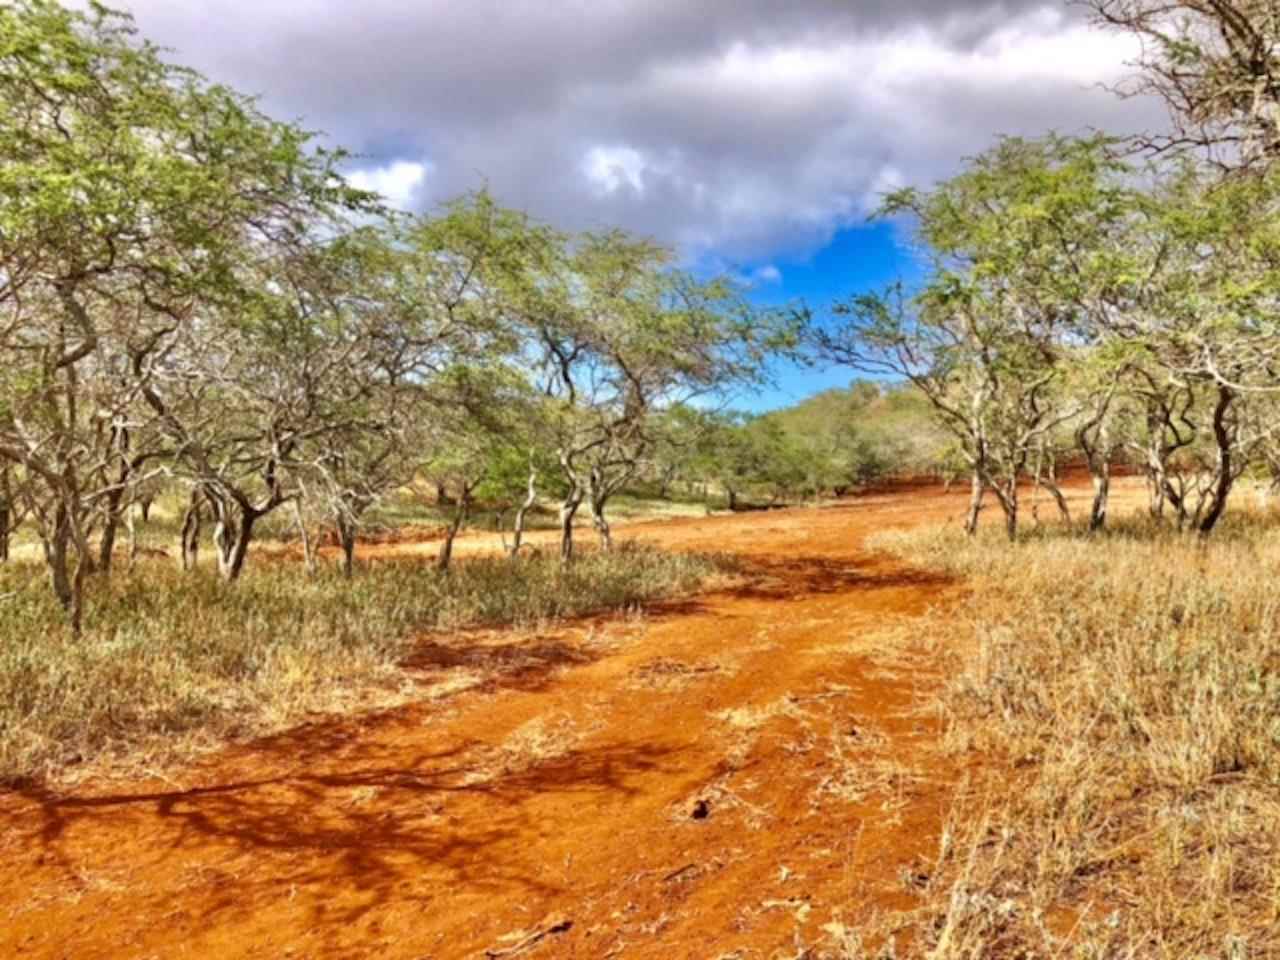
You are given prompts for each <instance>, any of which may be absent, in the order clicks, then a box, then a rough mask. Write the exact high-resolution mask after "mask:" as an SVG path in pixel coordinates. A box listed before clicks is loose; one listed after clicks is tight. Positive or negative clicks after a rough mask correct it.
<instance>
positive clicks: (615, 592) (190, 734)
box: [0, 544, 727, 782]
mask: <svg viewBox="0 0 1280 960" xmlns="http://www.w3.org/2000/svg"><path fill="white" fill-rule="evenodd" d="M726 567H727V561H726V560H724V559H723V558H714V557H708V556H696V555H683V554H667V553H663V552H660V551H658V550H655V549H652V548H645V547H638V546H634V545H630V544H628V545H624V546H623V547H622V548H620V549H618V550H615V551H613V552H611V553H595V552H588V553H585V554H583V555H582V556H581V557H580V558H579V560H578V561H577V562H575V563H574V564H573V565H572V566H571V567H569V568H567V569H561V567H560V565H559V564H558V562H556V561H555V560H554V559H552V558H551V557H549V556H548V557H542V556H535V555H529V556H526V557H523V558H521V559H520V560H519V561H518V562H513V561H511V560H509V559H505V558H492V559H475V560H468V561H465V562H461V563H457V564H455V566H454V569H453V570H451V571H450V572H449V573H447V574H442V573H440V572H439V571H437V570H436V569H435V568H434V566H432V565H430V564H425V563H421V562H417V563H413V562H394V563H391V562H388V563H376V564H373V565H372V566H370V567H369V568H367V569H365V570H363V571H361V572H360V574H359V575H357V576H356V577H355V578H354V579H352V580H350V581H347V580H344V579H342V578H341V577H340V576H338V574H337V573H336V572H334V571H322V572H321V573H320V575H318V576H317V577H315V578H307V577H305V576H303V575H302V574H301V572H300V570H299V568H298V565H296V564H285V563H277V564H274V565H262V566H259V567H256V568H254V569H253V570H251V571H250V572H249V573H247V574H246V576H245V577H244V579H243V580H242V581H240V582H238V583H236V584H232V585H227V584H224V583H222V582H220V581H219V580H218V579H217V578H216V577H215V576H214V575H213V574H212V573H210V572H205V571H197V572H195V573H192V574H188V575H183V574H181V573H180V572H178V571H176V570H175V569H174V568H173V566H172V565H171V564H169V563H158V562H153V563H143V564H141V565H140V566H139V567H138V568H137V569H136V570H135V571H133V572H132V573H131V574H125V573H120V574H119V575H115V576H112V577H111V578H110V579H109V580H107V581H105V582H101V583H96V584H95V585H94V590H93V594H92V600H91V602H92V610H91V613H90V619H89V623H88V626H87V628H86V631H85V634H84V636H83V637H82V638H80V639H79V640H76V639H74V638H72V637H71V636H70V635H69V634H68V632H67V631H66V629H65V627H64V626H63V621H64V618H63V616H62V614H61V611H60V610H59V609H58V608H57V607H56V605H55V604H54V602H53V600H52V598H51V596H50V591H49V590H48V588H47V587H46V585H45V583H44V582H43V579H42V572H41V570H40V568H39V567H37V566H35V565H34V564H11V565H8V566H5V567H0V782H3V781H10V782H12V781H15V780H20V779H26V778H43V777H49V776H56V775H58V774H62V773H65V772H67V770H68V768H69V767H72V766H75V765H77V764H81V763H86V762H95V761H96V762H101V761H104V760H112V759H114V760H116V761H118V762H124V761H128V762H129V763H130V764H131V765H135V766H136V765H138V764H144V765H145V764H148V763H162V762H168V761H172V760H174V759H179V758H181V757H183V756H185V755H186V754H188V753H189V752H190V751H191V750H193V749H196V748H198V747H200V746H201V745H202V744H206V745H207V744H211V743H216V742H218V741H221V740H223V739H225V738H228V737H236V736H244V735H248V734H255V733H260V732H265V731H268V730H275V729H281V728H283V727H285V726H287V725H288V724H290V723H293V722H296V721H297V720H299V719H300V718H302V717H304V716H306V715H307V714H308V713H312V712H315V711H325V712H333V711H346V710H353V709H360V708H365V707H368V706H372V705H377V704H385V703H388V702H395V701H397V700H403V699H405V698H408V697H412V695H413V692H414V690H413V682H412V678H411V676H410V675H409V674H408V673H406V672H405V671H404V670H403V669H402V668H401V666H400V663H401V660H402V659H403V658H404V656H405V655H406V653H407V652H409V651H410V650H411V648H412V646H413V644H414V642H415V639H416V638H417V637H418V636H419V635H420V633H421V632H422V631H428V630H450V629H456V628H461V627H470V626H479V625H498V624H510V625H514V626H521V625H530V624H536V623H540V622H545V621H551V620H556V619H560V618H566V617H574V616H579V615H583V614H587V613H593V612H598V611H606V610H617V609H626V608H630V607H634V606H636V605H639V604H643V603H646V602H650V601H654V600H657V599H659V598H664V597H670V596H673V595H679V594H683V593H688V592H689V591H692V590H694V589H695V588H697V587H698V586H699V585H700V584H702V583H703V582H704V581H705V580H706V579H707V578H708V577H709V576H711V575H712V574H714V573H715V572H716V571H718V570H723V569H726Z"/></svg>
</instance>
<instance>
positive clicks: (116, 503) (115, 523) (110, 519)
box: [98, 486, 127, 573]
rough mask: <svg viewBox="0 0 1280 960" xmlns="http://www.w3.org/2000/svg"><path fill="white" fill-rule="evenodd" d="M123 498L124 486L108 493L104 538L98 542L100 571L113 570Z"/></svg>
mask: <svg viewBox="0 0 1280 960" xmlns="http://www.w3.org/2000/svg"><path fill="white" fill-rule="evenodd" d="M123 499H124V487H123V486H120V487H117V488H116V489H114V490H112V491H111V492H110V493H109V494H107V502H106V521H105V522H104V523H103V525H102V540H101V541H100V542H99V544H98V572H100V573H110V572H111V561H112V558H113V557H114V556H115V552H116V533H117V531H119V529H120V513H121V511H120V502H121V500H123ZM126 509H127V508H126Z"/></svg>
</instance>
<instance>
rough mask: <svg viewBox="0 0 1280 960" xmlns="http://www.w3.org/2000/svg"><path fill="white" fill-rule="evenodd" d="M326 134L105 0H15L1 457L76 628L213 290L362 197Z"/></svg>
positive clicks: (6, 174)
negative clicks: (170, 372)
mask: <svg viewBox="0 0 1280 960" xmlns="http://www.w3.org/2000/svg"><path fill="white" fill-rule="evenodd" d="M307 140H308V137H307V135H306V134H305V133H303V132H302V131H300V130H298V129H297V128H295V127H293V126H289V125H284V124H278V123H273V122H271V121H269V120H267V119H266V118H265V117H263V116H262V115H261V114H259V113H258V112H257V110H256V108H255V107H254V106H253V104H252V102H251V101H249V100H247V99H246V98H243V97H240V96H238V95H236V94H234V93H232V92H231V91H229V90H227V89H225V88H223V87H219V86H212V85H209V84H207V83H205V82H204V81H203V80H202V79H201V78H200V77H198V76H197V75H196V74H194V73H192V72H190V71H187V70H183V69H180V68H177V67H173V66H171V65H169V64H167V63H165V62H164V61H163V60H161V59H160V57H159V55H158V53H157V51H156V49H155V48H154V47H152V46H150V45H148V44H146V43H142V42H139V41H137V40H136V39H135V38H134V36H133V31H132V26H131V23H130V21H129V20H128V18H127V17H124V16H122V15H120V14H116V13H114V12H111V11H109V10H107V9H106V8H104V7H101V6H98V5H96V4H95V5H92V6H90V8H89V9H88V11H87V12H76V11H70V10H66V9H64V8H62V7H61V6H59V5H57V4H56V3H53V2H50V0H18V2H15V3H13V4H9V5H7V6H5V7H3V8H0V277H3V280H2V281H0V310H3V317H2V318H0V354H2V356H0V366H2V367H3V368H4V369H5V370H6V387H7V389H6V391H5V394H4V401H3V409H0V458H3V460H5V461H6V462H7V463H8V464H9V465H11V466H12V465H17V466H18V467H20V468H21V470H20V473H21V478H22V479H21V483H20V484H19V487H18V489H17V490H16V492H15V495H16V497H17V498H18V499H19V500H20V501H21V502H22V503H23V504H25V507H26V509H27V512H28V513H29V515H30V517H31V518H32V522H33V524H34V526H35V528H36V531H37V533H38V534H39V536H40V538H41V540H42V542H43V543H44V547H45V557H46V560H47V563H48V566H49V570H50V576H51V581H52V584H53V588H54V591H55V593H56V595H57V597H58V600H59V602H60V603H61V604H62V605H63V607H64V608H65V609H66V610H67V612H68V616H69V619H70V622H71V625H72V627H73V629H74V630H76V631H78V630H79V628H80V624H81V620H82V608H83V591H84V583H85V578H86V576H87V574H88V573H89V572H90V571H91V570H92V569H93V568H94V567H95V566H96V562H95V558H94V556H93V553H92V549H91V543H90V540H91V536H92V535H93V533H94V530H95V528H98V529H102V528H105V529H106V530H108V531H110V530H113V529H114V524H115V522H116V521H117V520H118V516H119V511H120V510H121V509H124V507H125V506H127V504H128V502H129V499H130V498H129V496H128V495H127V491H128V490H129V489H131V488H132V487H133V486H134V485H135V484H137V483H139V482H141V481H142V480H144V479H146V477H147V476H149V474H148V473H147V472H146V470H145V469H144V467H145V466H146V465H147V464H149V463H150V462H151V461H152V460H154V459H155V458H158V457H160V456H163V455H164V453H165V451H164V450H163V449H160V448H157V449H150V448H144V447H143V446H142V445H141V440H142V439H143V438H146V439H147V440H148V442H150V441H155V440H158V438H160V437H161V436H162V435H163V434H162V432H161V431H159V430H155V429H152V428H153V427H155V426H156V425H157V423H158V422H159V421H160V420H162V419H163V415H162V413H161V412H160V411H157V410H156V409H154V408H153V407H149V406H148V405H146V404H144V403H143V402H142V399H143V396H144V395H145V393H146V390H147V388H148V386H149V385H150V384H151V383H152V382H153V381H154V377H155V373H156V369H157V367H158V366H160V365H161V364H162V363H163V362H165V361H164V360H163V358H165V357H166V356H167V355H168V351H169V350H170V348H171V347H172V345H173V343H174V342H175V338H180V337H181V335H182V331H183V330H184V328H186V327H189V326H190V324H191V322H192V318H193V317H194V316H195V314H196V305H197V304H198V303H200V302H202V301H206V300H208V301H222V302H229V301H231V300H233V299H234V298H235V296H236V295H238V293H239V292H240V288H241V283H240V276H239V268H240V265H241V263H242V261H243V259H244V257H245V254H246V251H248V250H251V249H252V248H254V247H255V246H256V245H260V244H268V243H274V242H277V241H278V240H279V239H280V238H281V237H282V236H285V235H287V234H291V233H296V232H297V231H298V230H299V229H301V228H302V221H303V220H305V219H306V216H307V214H308V212H309V210H310V209H311V204H313V203H318V204H321V205H340V204H343V203H348V202H351V203H355V202H359V200H360V197H361V195H359V194H358V192H355V191H347V190H346V189H345V188H344V187H343V186H342V183H341V180H340V179H339V178H338V176H337V174H336V164H337V162H338V161H339V160H340V159H341V158H340V157H338V156H335V155H329V154H323V153H317V152H308V150H307V146H306V145H307ZM109 556H110V554H109V553H108V554H106V556H105V558H104V559H109Z"/></svg>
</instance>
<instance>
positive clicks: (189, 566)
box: [178, 489, 201, 570]
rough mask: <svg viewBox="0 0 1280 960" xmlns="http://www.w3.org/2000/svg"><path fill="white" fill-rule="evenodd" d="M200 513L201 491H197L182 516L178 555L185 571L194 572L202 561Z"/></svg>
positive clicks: (193, 493)
mask: <svg viewBox="0 0 1280 960" xmlns="http://www.w3.org/2000/svg"><path fill="white" fill-rule="evenodd" d="M200 512H201V501H200V491H199V490H198V489H197V490H193V491H192V492H191V502H190V503H188V504H187V512H186V513H185V514H183V516H182V532H181V534H179V539H178V555H179V556H180V557H181V558H182V569H183V570H194V569H195V568H196V561H197V560H199V559H200Z"/></svg>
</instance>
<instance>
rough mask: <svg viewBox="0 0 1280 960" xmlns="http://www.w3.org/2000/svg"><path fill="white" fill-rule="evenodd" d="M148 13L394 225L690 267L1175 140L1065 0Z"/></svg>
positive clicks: (1112, 50) (155, 30)
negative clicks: (400, 220) (1049, 164)
mask: <svg viewBox="0 0 1280 960" xmlns="http://www.w3.org/2000/svg"><path fill="white" fill-rule="evenodd" d="M0 2H2V0H0ZM131 6H132V7H133V9H134V11H135V13H136V14H137V16H138V23H139V26H140V27H141V29H142V31H143V32H144V33H145V34H147V35H149V36H152V37H153V38H154V39H156V40H158V41H159V42H161V43H164V44H168V45H170V46H172V47H174V48H175V49H176V51H177V52H176V54H175V56H176V57H177V58H178V59H181V60H186V61H190V62H193V63H194V65H195V66H197V67H199V68H201V69H204V70H205V71H207V72H208V73H209V74H210V75H211V76H213V77H214V78H215V79H218V80H223V81H227V82H230V83H232V84H233V85H235V86H238V87H241V88H243V89H245V90H246V91H247V92H250V93H261V94H263V97H264V100H263V102H264V104H265V105H266V107H267V109H269V110H270V111H271V112H273V113H274V114H276V115H279V116H285V117H292V116H302V117H304V118H305V122H306V123H307V124H308V125H309V126H313V127H317V128H320V129H324V130H327V131H329V132H330V133H331V134H332V135H333V137H334V139H335V140H336V141H337V142H339V143H341V144H343V145H344V146H346V147H348V148H350V149H352V150H353V151H355V152H357V153H359V154H362V155H366V156H371V157H374V158H376V159H375V160H374V161H371V165H370V166H368V167H367V168H365V169H362V170H360V171H358V172H357V173H356V175H355V181H356V182H357V183H358V184H360V185H364V186H368V187H369V188H370V189H375V190H378V191H379V192H380V193H382V194H384V195H386V196H387V198H388V201H389V202H390V203H392V204H394V205H397V206H405V207H414V208H427V207H430V206H432V205H433V204H435V203H438V202H440V201H442V200H445V199H448V198H449V197H452V196H456V195H458V194H460V193H462V192H464V191H466V190H469V189H473V188H475V187H477V186H480V185H482V184H483V185H487V186H489V188H490V189H491V190H492V191H493V192H494V194H495V195H496V196H497V197H498V198H499V200H500V201H501V202H504V203H506V204H509V205H511V206H515V207H519V208H523V209H527V210H529V211H530V212H531V213H533V214H534V215H536V216H538V217H541V218H543V219H546V220H550V221H552V222H553V223H555V224H557V225H558V226H562V227H565V228H568V229H576V228H582V227H593V228H594V227H600V226H605V225H618V226H622V227H626V228H629V229H632V230H635V231H637V232H639V233H643V234H646V235H650V236H654V237H657V238H658V239H660V240H663V241H666V242H670V243H673V244H675V245H678V246H679V247H681V248H682V251H683V253H684V254H685V255H686V257H687V258H690V259H700V258H705V257H707V256H718V257H721V258H723V259H724V261H725V262H737V263H769V262H773V261H775V260H777V259H779V258H781V257H783V256H792V255H796V254H803V253H805V252H808V251H812V250H814V249H817V248H818V247H820V246H822V245H823V244H824V243H825V242H827V240H828V239H829V238H830V237H831V235H832V233H833V232H834V231H836V230H837V229H840V228H841V227H844V226H847V225H849V224H852V223H858V222H861V221H862V220H863V218H864V217H865V216H866V214H867V213H868V212H869V211H870V210H872V209H874V208H875V206H876V205H877V203H878V200H879V197H880V195H881V194H882V193H883V192H885V191H886V190H889V189H893V188H895V187H899V186H903V185H906V184H920V185H927V184H929V183H931V182H933V181H935V180H938V179H940V178H942V177H945V176H948V175H949V174H951V173H952V172H954V171H955V170H956V169H957V168H958V166H959V163H960V160H961V158H962V157H965V156H971V155H973V154H975V153H978V152H980V151H981V150H983V149H985V148H986V147H987V146H988V145H989V144H990V143H991V142H992V140H993V138H994V137H995V136H996V135H997V134H1001V133H1008V134H1024V135H1036V134H1040V133H1043V132H1045V131H1047V130H1049V129H1055V130H1058V131H1059V132H1062V133H1075V132H1082V131H1084V130H1086V129H1087V128H1090V127H1096V128H1101V129H1105V130H1109V131H1113V132H1128V131H1133V130H1136V129H1141V128H1143V127H1150V126H1155V125H1158V124H1161V123H1163V122H1165V115H1164V113H1163V111H1162V110H1161V109H1160V108H1159V107H1158V106H1154V105H1152V104H1150V103H1147V102H1144V101H1140V100H1129V101H1120V100H1118V99H1116V98H1115V97H1113V96H1111V95H1110V94H1108V93H1107V92H1106V91H1104V90H1101V89H1098V84H1099V83H1106V82H1113V81H1114V80H1116V79H1117V78H1118V77H1119V76H1120V75H1121V74H1123V73H1124V71H1125V67H1124V62H1125V61H1126V60H1127V59H1132V56H1131V54H1132V51H1131V50H1130V48H1129V47H1128V45H1127V42H1126V41H1125V40H1123V39H1122V38H1119V37H1117V36H1115V35H1112V34H1105V33H1098V32H1095V31H1093V30H1092V29H1090V28H1088V27H1087V26H1086V25H1085V24H1084V23H1083V21H1082V19H1081V15H1080V14H1079V11H1078V8H1070V7H1067V6H1064V5H1063V3H1062V2H1061V0H857V2H855V3H851V2H849V0H790V2H788V3H785V4H779V3H777V0H698V2H697V3H671V2H668V0H612V2H608V3H598V4H576V3H565V2H562V3H551V4H545V3H544V4H536V3H512V2H510V0H468V2H466V3H461V2H450V0H421V2H419V3H404V2H403V0H366V2H363V3H361V4H360V5H358V7H359V8H358V9H355V10H353V9H352V8H351V7H350V6H349V5H348V4H347V3H344V2H343V0H287V2H286V0H279V2H277V3H265V4H264V3H261V2H260V0H254V2H251V0H132V2H131ZM1073 10H1074V12H1073ZM209 22H215V23H225V24H235V25H236V29H234V30H233V29H231V28H230V27H228V28H227V29H225V30H222V31H209V30H208V29H207V26H206V24H207V23H209Z"/></svg>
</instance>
